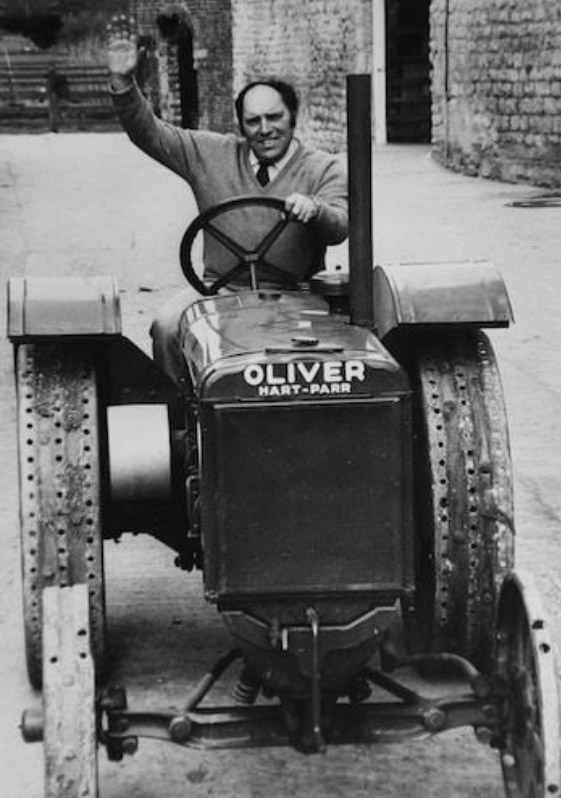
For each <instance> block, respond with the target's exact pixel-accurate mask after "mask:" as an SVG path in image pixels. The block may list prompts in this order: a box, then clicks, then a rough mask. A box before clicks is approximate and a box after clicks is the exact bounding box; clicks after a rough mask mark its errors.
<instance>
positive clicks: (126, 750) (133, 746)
mask: <svg viewBox="0 0 561 798" xmlns="http://www.w3.org/2000/svg"><path fill="white" fill-rule="evenodd" d="M121 750H122V751H123V754H128V755H129V756H132V755H133V754H135V753H136V752H137V751H138V737H124V738H123V739H122V740H121Z"/></svg>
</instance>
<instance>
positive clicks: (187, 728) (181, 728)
mask: <svg viewBox="0 0 561 798" xmlns="http://www.w3.org/2000/svg"><path fill="white" fill-rule="evenodd" d="M191 729H192V724H191V721H190V720H189V718H187V717H185V716H184V715H178V716H177V717H175V718H172V719H171V721H170V724H169V726H168V731H169V736H170V737H171V739H172V740H173V742H174V743H184V742H186V741H187V740H188V739H189V737H190V736H191Z"/></svg>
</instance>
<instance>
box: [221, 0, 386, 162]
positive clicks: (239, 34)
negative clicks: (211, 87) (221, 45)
mask: <svg viewBox="0 0 561 798" xmlns="http://www.w3.org/2000/svg"><path fill="white" fill-rule="evenodd" d="M371 14H372V0H348V1H347V2H340V0H249V2H248V0H232V21H233V68H234V81H233V82H234V91H235V92H236V91H239V89H240V88H242V86H243V85H244V84H245V83H247V82H249V81H251V80H254V79H256V78H260V77H264V76H271V75H274V76H275V77H280V78H283V79H285V80H288V81H290V82H291V83H293V85H294V86H295V88H296V89H297V91H298V94H299V96H300V100H301V113H300V116H299V120H298V135H299V137H300V138H302V139H303V140H305V141H308V142H310V143H313V144H314V145H315V146H317V147H320V148H322V149H325V150H328V151H330V152H337V151H341V150H343V149H344V148H345V137H346V133H345V106H346V101H345V80H346V75H347V73H351V72H363V71H369V70H370V68H371V66H370V64H371V50H372V16H371Z"/></svg>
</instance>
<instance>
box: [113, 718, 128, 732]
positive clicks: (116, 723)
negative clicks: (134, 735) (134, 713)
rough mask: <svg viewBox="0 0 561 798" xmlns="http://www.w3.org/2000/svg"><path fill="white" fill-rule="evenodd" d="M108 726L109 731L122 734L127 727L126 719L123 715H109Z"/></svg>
mask: <svg viewBox="0 0 561 798" xmlns="http://www.w3.org/2000/svg"><path fill="white" fill-rule="evenodd" d="M109 728H110V731H112V732H115V734H122V733H123V732H126V730H127V729H128V728H129V722H128V719H127V718H123V717H111V718H110V721H109Z"/></svg>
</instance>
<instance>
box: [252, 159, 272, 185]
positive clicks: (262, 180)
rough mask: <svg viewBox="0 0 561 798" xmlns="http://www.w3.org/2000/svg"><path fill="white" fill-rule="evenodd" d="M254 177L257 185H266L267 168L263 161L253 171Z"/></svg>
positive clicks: (267, 177) (267, 180)
mask: <svg viewBox="0 0 561 798" xmlns="http://www.w3.org/2000/svg"><path fill="white" fill-rule="evenodd" d="M255 177H256V178H257V180H258V182H259V185H261V186H266V185H267V183H268V182H269V170H268V169H267V165H266V164H264V163H260V164H259V169H258V170H257V172H256V173H255Z"/></svg>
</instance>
